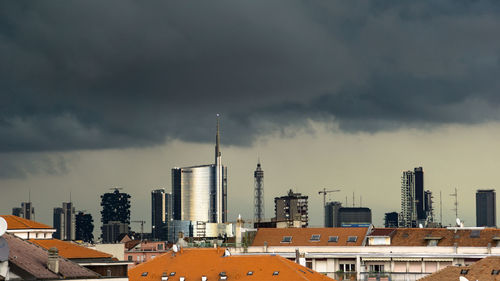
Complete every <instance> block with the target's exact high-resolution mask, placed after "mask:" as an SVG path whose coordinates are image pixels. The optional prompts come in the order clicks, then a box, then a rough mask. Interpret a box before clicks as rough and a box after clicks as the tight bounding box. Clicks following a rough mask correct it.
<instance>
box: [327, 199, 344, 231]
mask: <svg viewBox="0 0 500 281" xmlns="http://www.w3.org/2000/svg"><path fill="white" fill-rule="evenodd" d="M341 207H342V203H340V202H338V201H334V202H328V203H326V205H325V227H339V226H340V220H339V209H340V208H341Z"/></svg>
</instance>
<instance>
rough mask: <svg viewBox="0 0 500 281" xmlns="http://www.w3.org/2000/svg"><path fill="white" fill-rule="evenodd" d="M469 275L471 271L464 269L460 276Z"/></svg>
mask: <svg viewBox="0 0 500 281" xmlns="http://www.w3.org/2000/svg"><path fill="white" fill-rule="evenodd" d="M467 273H469V270H468V269H462V270H460V274H463V275H465V274H467Z"/></svg>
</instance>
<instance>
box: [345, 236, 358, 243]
mask: <svg viewBox="0 0 500 281" xmlns="http://www.w3.org/2000/svg"><path fill="white" fill-rule="evenodd" d="M356 241H358V236H349V237H348V238H347V242H356Z"/></svg>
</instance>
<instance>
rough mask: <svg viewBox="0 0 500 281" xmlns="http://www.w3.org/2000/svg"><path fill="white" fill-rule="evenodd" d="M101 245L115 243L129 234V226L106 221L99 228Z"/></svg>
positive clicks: (118, 222)
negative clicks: (123, 235)
mask: <svg viewBox="0 0 500 281" xmlns="http://www.w3.org/2000/svg"><path fill="white" fill-rule="evenodd" d="M101 230H102V235H101V238H102V242H103V243H117V242H119V241H120V236H122V234H126V233H128V232H129V230H130V228H129V225H128V224H126V223H123V222H120V221H108V222H107V223H105V224H103V225H102V227H101Z"/></svg>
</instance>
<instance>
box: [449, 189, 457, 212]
mask: <svg viewBox="0 0 500 281" xmlns="http://www.w3.org/2000/svg"><path fill="white" fill-rule="evenodd" d="M450 196H452V197H455V203H454V205H455V208H453V209H452V210H453V211H455V218H458V192H457V188H456V187H455V192H454V193H452V194H450Z"/></svg>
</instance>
